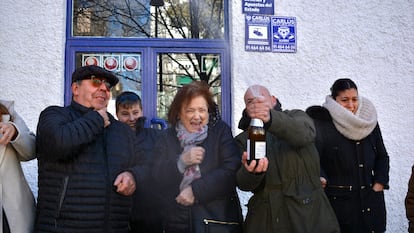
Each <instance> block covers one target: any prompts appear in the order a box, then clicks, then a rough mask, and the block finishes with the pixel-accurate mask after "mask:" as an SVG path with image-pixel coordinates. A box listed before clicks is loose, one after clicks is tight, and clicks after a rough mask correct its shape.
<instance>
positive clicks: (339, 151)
mask: <svg viewBox="0 0 414 233" xmlns="http://www.w3.org/2000/svg"><path fill="white" fill-rule="evenodd" d="M306 112H307V113H308V114H309V115H310V116H311V117H312V118H313V119H314V122H315V126H316V130H317V131H316V146H317V149H318V151H319V155H320V162H321V176H322V177H324V178H326V179H327V182H328V185H327V188H326V189H325V190H326V194H327V196H328V198H329V200H330V202H331V205H332V207H333V208H334V210H335V212H336V215H337V218H338V221H339V223H340V225H341V230H342V231H345V229H348V230H350V229H354V228H353V227H356V228H358V229H359V230H361V229H363V230H364V231H366V232H371V231H372V232H384V231H385V226H386V211H385V203H384V193H383V192H382V191H381V192H374V191H373V190H372V185H374V183H380V184H382V185H384V187H385V188H386V189H388V181H389V176H388V172H389V157H388V154H387V151H386V149H385V146H384V143H383V140H382V136H381V131H380V128H379V126H378V125H377V126H376V127H375V129H374V130H373V131H372V132H371V133H370V134H369V135H368V136H367V137H366V138H364V139H362V140H358V141H354V140H351V139H348V138H346V137H344V136H343V135H342V134H341V133H339V131H338V130H337V129H336V128H335V125H334V124H333V122H332V118H331V115H330V114H329V112H328V110H327V109H326V108H323V107H320V106H313V107H310V108H308V109H307V111H306ZM356 228H355V231H353V230H351V231H350V232H356V231H357V229H356Z"/></svg>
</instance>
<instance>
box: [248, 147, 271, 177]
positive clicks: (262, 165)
mask: <svg viewBox="0 0 414 233" xmlns="http://www.w3.org/2000/svg"><path fill="white" fill-rule="evenodd" d="M242 164H243V166H244V168H246V170H247V171H248V172H250V173H255V174H258V173H262V172H266V171H267V167H268V166H269V160H268V159H267V158H266V157H264V158H261V159H259V162H258V163H256V160H252V161H251V162H250V164H247V152H246V151H245V152H243V155H242ZM256 164H257V166H256Z"/></svg>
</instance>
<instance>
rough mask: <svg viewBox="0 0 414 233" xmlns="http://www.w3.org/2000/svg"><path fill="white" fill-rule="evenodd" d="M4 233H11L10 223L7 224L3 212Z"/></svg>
mask: <svg viewBox="0 0 414 233" xmlns="http://www.w3.org/2000/svg"><path fill="white" fill-rule="evenodd" d="M3 233H10V227H9V223H8V222H7V217H6V213H4V210H3Z"/></svg>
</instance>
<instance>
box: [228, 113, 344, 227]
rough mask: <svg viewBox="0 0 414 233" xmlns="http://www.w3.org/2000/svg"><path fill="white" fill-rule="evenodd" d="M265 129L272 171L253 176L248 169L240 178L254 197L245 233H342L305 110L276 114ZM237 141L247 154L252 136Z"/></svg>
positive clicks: (312, 129) (243, 168) (244, 189)
mask: <svg viewBox="0 0 414 233" xmlns="http://www.w3.org/2000/svg"><path fill="white" fill-rule="evenodd" d="M242 120H246V119H242ZM265 128H266V156H267V158H268V160H269V167H268V169H267V171H266V172H265V173H262V174H252V173H249V172H248V171H247V170H246V169H245V167H244V166H242V167H241V168H240V169H239V171H238V173H237V184H238V187H239V188H240V189H241V190H243V191H251V192H253V194H254V195H253V196H252V197H251V199H250V200H249V203H248V205H247V207H248V212H247V216H246V220H245V223H244V230H245V231H244V232H245V233H257V232H261V233H270V232H275V233H276V232H277V233H284V232H289V233H295V232H296V233H299V232H303V233H314V232H318V233H331V232H339V226H338V222H337V220H336V217H335V213H334V212H333V210H332V208H331V206H330V204H329V201H328V199H327V197H326V196H325V193H324V191H323V189H322V186H321V183H320V179H319V174H320V166H319V156H318V152H317V150H316V148H315V145H314V138H315V128H314V125H313V122H312V119H311V118H309V117H308V116H307V115H306V113H305V112H303V111H301V110H292V111H283V112H282V111H275V110H271V121H270V122H268V123H266V124H265ZM236 141H237V142H238V145H239V147H240V149H241V150H243V151H246V141H247V131H245V132H243V133H241V134H239V135H238V136H237V137H236Z"/></svg>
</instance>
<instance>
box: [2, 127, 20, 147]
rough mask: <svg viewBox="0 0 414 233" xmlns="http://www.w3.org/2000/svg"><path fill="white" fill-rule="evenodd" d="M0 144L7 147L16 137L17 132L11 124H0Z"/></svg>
mask: <svg viewBox="0 0 414 233" xmlns="http://www.w3.org/2000/svg"><path fill="white" fill-rule="evenodd" d="M0 134H1V137H0V144H1V145H7V144H9V142H10V141H13V140H14V139H15V138H16V136H17V130H16V128H15V127H14V125H13V124H11V123H8V122H0Z"/></svg>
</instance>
